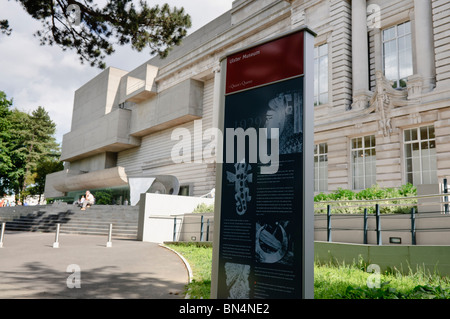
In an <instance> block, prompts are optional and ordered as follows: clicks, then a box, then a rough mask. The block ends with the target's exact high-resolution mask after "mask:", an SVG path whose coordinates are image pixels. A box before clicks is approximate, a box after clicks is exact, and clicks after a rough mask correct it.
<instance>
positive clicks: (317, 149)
mask: <svg viewBox="0 0 450 319" xmlns="http://www.w3.org/2000/svg"><path fill="white" fill-rule="evenodd" d="M321 146H323V148H324V149H325V151H324V152H321V149H322V148H321ZM322 156H323V157H325V161H322V163H326V164H325V178H323V177H322V176H321V175H320V171H321V169H320V163H321V161H320V158H321V157H322ZM316 158H317V163H318V166H317V172H318V174H319V176H318V175H316V165H315V164H316ZM320 181H325V188H324V189H322V188H321V183H320ZM316 184H317V188H316ZM327 191H328V143H317V144H314V192H317V193H320V192H327Z"/></svg>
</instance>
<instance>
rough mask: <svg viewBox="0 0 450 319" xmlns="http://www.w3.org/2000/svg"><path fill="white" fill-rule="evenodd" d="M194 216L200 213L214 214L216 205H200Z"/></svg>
mask: <svg viewBox="0 0 450 319" xmlns="http://www.w3.org/2000/svg"><path fill="white" fill-rule="evenodd" d="M192 213H194V214H198V213H214V204H211V205H207V204H205V203H201V204H198V205H197V207H196V208H195V209H194V210H193V211H192Z"/></svg>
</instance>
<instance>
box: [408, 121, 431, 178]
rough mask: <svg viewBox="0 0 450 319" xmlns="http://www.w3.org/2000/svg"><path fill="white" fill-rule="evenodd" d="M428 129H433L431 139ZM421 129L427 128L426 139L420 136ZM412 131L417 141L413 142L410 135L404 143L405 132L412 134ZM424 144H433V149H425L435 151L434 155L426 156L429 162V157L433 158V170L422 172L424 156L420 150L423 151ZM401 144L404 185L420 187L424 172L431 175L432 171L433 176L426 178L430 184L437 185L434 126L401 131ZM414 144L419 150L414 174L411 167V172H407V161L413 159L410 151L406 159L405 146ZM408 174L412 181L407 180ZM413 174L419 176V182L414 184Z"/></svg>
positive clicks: (409, 128) (422, 126)
mask: <svg viewBox="0 0 450 319" xmlns="http://www.w3.org/2000/svg"><path fill="white" fill-rule="evenodd" d="M430 127H432V128H433V135H434V137H433V138H430V131H429V128H430ZM423 128H427V138H426V139H422V136H421V129H423ZM413 130H415V132H416V136H417V138H418V139H415V140H413V139H412V135H410V136H411V138H410V139H409V141H406V132H407V131H411V133H412V131H413ZM411 133H410V134H411ZM425 142H426V143H428V145H430V143H433V145H434V147H432V148H427V149H428V150H429V149H434V150H435V154H434V155H430V154H428V158H429V160H430V158H431V157H434V161H435V170H427V171H424V170H423V163H424V156H423V155H422V150H423V149H422V143H425ZM402 143H403V167H404V169H403V173H404V182H405V183H411V184H413V185H421V184H423V182H424V179H425V178H424V174H425V173H426V172H428V173H431V172H432V171H434V172H435V176H428V178H429V179H430V181H431V182H432V184H433V183H437V182H438V177H437V172H438V169H437V154H436V128H435V127H434V125H433V124H425V125H421V126H415V127H408V128H405V129H403V132H402ZM415 143H417V144H418V148H419V149H418V150H419V170H418V171H417V172H416V173H415V171H414V169H413V167H412V166H411V169H412V171H411V172H408V163H407V160H408V159H413V158H414V157H413V156H412V151H411V157H408V152H407V145H412V144H415ZM409 174H411V175H412V177H411V178H412V181H409V178H408V175H409ZM415 174H419V176H420V181H419V182H415V181H414V175H415ZM426 184H428V183H426Z"/></svg>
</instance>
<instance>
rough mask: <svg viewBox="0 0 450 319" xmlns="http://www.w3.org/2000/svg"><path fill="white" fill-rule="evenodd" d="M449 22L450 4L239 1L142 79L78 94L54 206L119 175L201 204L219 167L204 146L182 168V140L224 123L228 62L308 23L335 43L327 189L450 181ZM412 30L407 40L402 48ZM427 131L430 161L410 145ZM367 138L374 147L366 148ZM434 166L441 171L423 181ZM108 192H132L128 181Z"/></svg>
mask: <svg viewBox="0 0 450 319" xmlns="http://www.w3.org/2000/svg"><path fill="white" fill-rule="evenodd" d="M449 22H450V5H449V3H448V1H447V0H415V1H411V0H390V1H384V0H311V1H303V0H292V1H282V0H236V1H234V2H233V7H232V9H231V10H230V11H229V12H226V13H225V14H223V15H222V16H220V17H218V18H216V19H215V20H213V21H211V22H210V23H209V24H207V25H205V26H204V27H203V28H201V29H199V30H198V31H196V32H194V33H193V34H191V35H190V36H189V37H187V38H186V39H185V40H184V42H183V44H182V45H181V46H180V47H177V48H175V49H174V50H173V51H172V52H171V54H170V55H169V57H168V58H166V59H159V58H157V57H155V58H152V59H150V60H149V61H148V62H147V63H145V64H143V65H141V66H138V67H137V68H136V69H135V70H133V71H131V72H126V71H123V70H118V69H114V68H109V69H107V70H105V71H104V72H102V73H101V74H100V75H99V76H97V77H96V78H95V79H93V80H91V81H90V82H88V83H86V84H85V85H84V86H83V87H82V88H80V89H79V90H78V91H77V92H76V93H75V101H74V110H73V121H72V122H73V123H72V130H71V132H69V133H68V134H66V135H65V136H64V139H63V152H62V153H63V155H62V158H61V160H63V161H65V162H66V170H65V171H64V172H60V173H57V176H53V177H52V176H49V183H48V184H49V185H48V186H47V190H46V197H55V196H62V195H64V193H66V192H67V190H66V189H64V187H63V186H60V187H57V188H54V187H53V185H52V183H51V181H52V180H58V181H59V182H58V183H56V184H57V185H62V184H64V183H61V179H64V178H65V177H73V176H75V175H79V174H86V173H93V172H100V173H101V171H105V172H110V171H111V168H113V167H120V168H121V169H122V168H123V170H124V172H125V174H126V175H127V176H129V177H130V176H155V175H175V176H177V178H178V179H179V181H180V185H182V186H186V187H189V194H190V195H194V196H200V195H203V194H206V193H208V192H209V191H210V190H211V189H213V188H214V186H215V173H216V171H215V164H214V160H213V158H208V157H206V158H205V156H203V157H202V155H204V154H202V153H201V152H202V150H203V148H204V147H205V145H207V144H208V143H209V141H205V140H203V141H202V143H194V142H193V143H192V163H188V164H187V163H174V161H173V160H172V158H171V151H172V149H173V146H174V145H175V144H176V143H178V141H177V140H174V139H172V133H173V132H174V130H175V129H176V128H182V129H187V130H189V132H191V133H192V135H194V133H195V130H196V129H198V126H196V125H195V123H199V122H195V121H196V120H201V124H202V128H201V129H202V130H203V131H204V130H206V129H208V128H212V127H217V126H218V114H217V111H218V106H219V105H218V103H219V102H218V101H219V98H218V90H219V87H220V85H221V84H220V68H219V60H220V58H221V57H222V56H224V55H225V54H226V53H227V52H230V51H233V50H237V49H239V48H242V47H244V46H248V45H250V44H253V43H255V42H258V41H260V40H263V39H265V38H267V37H272V36H275V35H277V34H279V33H282V32H284V31H288V30H291V29H294V28H297V27H299V26H301V25H307V26H308V27H309V28H311V29H312V30H314V31H315V32H316V33H317V37H316V39H315V45H316V47H317V48H319V47H321V46H323V45H326V46H323V47H322V48H325V53H323V57H325V60H323V63H325V61H326V64H323V65H322V68H321V65H320V64H321V63H322V62H320V61H319V60H318V70H320V74H321V75H324V76H326V78H325V79H323V78H320V86H321V87H322V88H325V89H324V90H326V92H325V93H324V94H323V96H324V97H326V99H325V100H323V101H325V102H324V103H318V105H317V106H315V118H314V123H315V128H314V131H315V137H314V140H315V144H317V145H320V144H322V145H325V144H326V146H327V148H326V149H327V153H326V154H325V156H324V157H322V158H321V159H319V157H317V160H318V161H321V162H322V164H323V165H324V167H325V169H324V171H323V172H322V173H321V174H322V175H325V176H322V178H323V180H324V181H325V184H324V185H325V186H322V187H320V188H317V189H316V191H333V190H336V189H338V188H349V189H351V188H354V189H360V188H361V187H362V186H361V185H364V186H365V187H369V186H371V184H372V183H377V184H379V185H380V186H382V187H398V186H400V185H402V184H405V183H406V182H408V181H411V180H412V178H414V183H415V184H417V183H428V182H427V180H426V179H431V181H432V182H438V181H439V182H440V181H441V180H442V179H443V178H446V177H447V176H448V175H450V160H449V156H448V155H449V152H450V54H449V53H448V52H449V49H450V23H449ZM390 28H393V29H390ZM402 28H408V30H409V31H402V30H403V29H402ZM394 29H395V30H397V31H396V32H397V33H395V36H396V37H397V38H395V40H396V41H397V42H396V43H397V51H395V49H393V51H392V52H394V53H395V54H397V57H398V60H397V65H400V66H399V68H403V66H402V65H403V64H405V62H404V61H405V60H408V58H406V59H405V58H404V57H410V60H411V61H410V62H411V63H410V64H406V65H407V67H409V69H408V68H406V71H405V72H406V77H405V78H402V79H398V80H396V81H397V82H396V83H397V87H395V85H394V87H393V81H392V79H388V77H387V75H386V69H387V67H386V65H388V63H391V62H390V61H389V60H388V58H389V57H391V56H389V57H388V53H386V52H387V51H386V52H385V47H386V48H387V46H388V43H387V41H386V34H387V33H385V32H387V31H386V30H394ZM402 32H406V34H407V35H406V36H405V37H404V38H402V39H400V38H401V35H402ZM405 39H406V43H407V44H399V43H403V42H401V41H404V40H405ZM392 43H394V42H391V43H390V44H392ZM390 44H389V45H390ZM399 48H400V49H399ZM405 48H406V50H405ZM405 51H406V53H405ZM389 52H391V51H389ZM392 52H391V53H392ZM389 54H390V53H389ZM405 54H406V55H405ZM392 56H393V55H392ZM389 65H390V66H392V65H391V64H389ZM323 66H324V67H323ZM318 72H319V71H318ZM400 72H403V71H402V70H401V71H400ZM318 81H319V79H318ZM399 86H400V87H399ZM86 108H88V109H89V110H91V112H94V114H95V116H94V117H93V118H92V119H91V120H86V119H84V118H80V114H82V113H83V110H85V109H86ZM423 127H431V128H429V129H427V130H428V131H427V132H428V134H429V135H428V137H429V141H428V143H429V144H428V148H426V149H427V150H428V149H429V150H430V151H429V152H428V153H427V155H426V156H425V155H424V156H425V157H424V158H423V159H422V157H421V156H422V155H421V154H422V153H423V152H425V151H424V150H425V148H423V147H424V146H423V147H422V146H420V150H419V151H418V152H419V153H417V150H416V149H415V147H416V146H417V145H419V144H420V143H423V141H422V140H419V141H418V142H417V143H415V144H414V143H413V144H411V146H409V144H408V143H409V141H406V140H405V139H406V136H407V135H408V134H413V133H414V132H413V131H414V130H415V129H417V132H419V134H420V132H422V131H421V128H423ZM414 134H415V133H414ZM368 136H369V137H370V139H367V138H366V137H368ZM408 136H409V135H408ZM364 140H367V141H369V140H370V141H371V142H370V143H372V144H370V145H369V144H367V145H366V144H364V143H363V144H362V145H363V146H362V147H361V148H358V147H357V143H358V141H364ZM420 145H422V144H420ZM409 147H410V148H409ZM408 150H412V152H413V155H411V154H409V153H408V154H407V152H408ZM358 152H359V153H358ZM196 154H197V155H198V154H200V158H202V160H201V161H195V160H194V159H195V158H199V157H196ZM355 154H361V158H356V157H355V156H356V155H355ZM423 154H425V153H423ZM418 157H419V159H418ZM363 158H364V159H363ZM429 161H435V162H432V163H431V164H430V163H429ZM422 162H423V163H425V162H426V163H427V165H428V166H427V167H428V171H429V172H428V171H427V173H426V176H427V178H423V179H421V180H420V181H419V180H418V177H417V176H419V175H420V174H421V172H420V170H421V169H422V165H425V164H423V163H422ZM358 165H359V166H358ZM430 167H431V168H430ZM434 168H435V169H434ZM433 169H434V171H433ZM370 170H372V171H370ZM417 170H419V172H418V171H417ZM417 174H418V175H417ZM434 174H435V175H436V176H434ZM430 176H431V177H430ZM433 176H434V177H433ZM87 177H88V176H87ZM316 177H317V176H316ZM108 183H109V184H108V185H105V187H110V186H115V183H116V184H120V185H122V184H123V176H122V175H121V177H120V178H117V179H116V180H115V179H114V178H111V179H109V180H108Z"/></svg>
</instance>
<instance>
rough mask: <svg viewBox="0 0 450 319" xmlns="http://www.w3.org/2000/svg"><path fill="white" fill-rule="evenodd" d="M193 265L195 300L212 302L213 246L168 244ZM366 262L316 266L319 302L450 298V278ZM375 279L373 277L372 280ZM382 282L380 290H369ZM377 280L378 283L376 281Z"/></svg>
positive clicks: (190, 286) (191, 295) (191, 294)
mask: <svg viewBox="0 0 450 319" xmlns="http://www.w3.org/2000/svg"><path fill="white" fill-rule="evenodd" d="M168 246H169V247H170V248H172V249H174V250H176V251H177V252H179V253H180V254H181V255H183V256H184V258H185V259H186V260H187V261H188V262H189V264H190V266H191V269H192V272H193V280H192V282H191V283H190V284H188V285H187V286H186V292H185V293H186V294H187V295H188V297H189V298H191V299H201V298H203V299H208V298H209V297H210V287H211V264H212V247H207V246H201V245H200V246H197V245H195V244H188V243H187V244H177V245H168ZM366 270H367V269H366V265H365V264H364V262H363V261H359V262H357V263H353V264H338V265H335V264H319V263H317V262H316V263H315V264H314V298H315V299H431V298H434V299H450V278H447V277H441V276H439V275H438V274H432V273H430V272H427V271H425V270H424V269H416V270H414V271H413V270H412V269H409V270H408V271H407V272H406V274H405V273H402V272H401V271H400V270H397V269H394V270H391V271H389V272H384V273H381V274H379V277H378V278H379V281H375V280H376V279H377V277H376V275H375V274H373V273H368V272H367V271H366ZM370 276H372V277H370ZM368 279H369V283H374V284H375V283H378V284H379V288H369V287H368ZM373 279H375V280H373Z"/></svg>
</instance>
